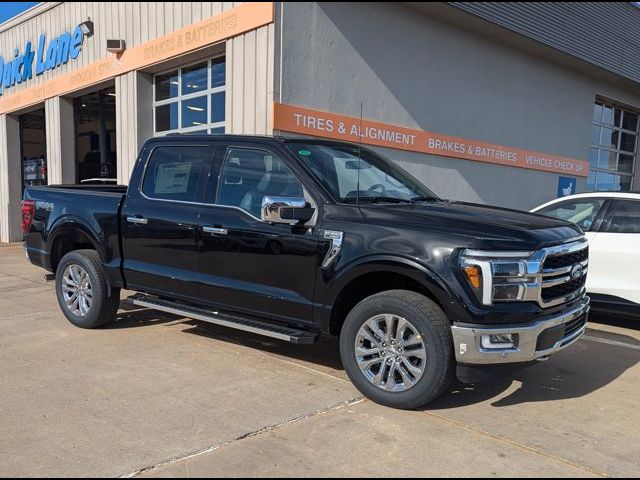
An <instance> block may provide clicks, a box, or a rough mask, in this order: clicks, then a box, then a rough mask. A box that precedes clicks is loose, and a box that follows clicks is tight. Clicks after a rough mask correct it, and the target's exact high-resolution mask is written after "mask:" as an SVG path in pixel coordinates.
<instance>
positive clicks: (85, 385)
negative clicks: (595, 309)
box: [0, 244, 640, 477]
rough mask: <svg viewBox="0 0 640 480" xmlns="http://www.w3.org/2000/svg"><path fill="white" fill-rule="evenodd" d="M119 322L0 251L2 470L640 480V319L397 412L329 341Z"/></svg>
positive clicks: (599, 329) (598, 327)
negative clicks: (345, 366)
mask: <svg viewBox="0 0 640 480" xmlns="http://www.w3.org/2000/svg"><path fill="white" fill-rule="evenodd" d="M118 318H119V320H118V322H117V323H116V324H115V325H114V326H112V327H109V328H104V329H101V330H96V331H86V330H81V329H77V328H75V327H73V326H71V325H70V324H69V323H68V322H67V321H66V319H65V318H64V317H63V315H62V313H60V311H59V309H58V305H57V303H56V299H55V294H54V290H53V286H52V284H51V283H45V282H44V280H43V271H42V270H40V269H37V268H35V267H33V266H31V265H30V264H29V263H28V262H27V260H26V259H25V258H24V255H23V253H22V246H21V245H17V244H13V245H0V372H1V375H0V406H1V408H0V459H2V461H1V462H0V476H3V477H6V476H14V475H16V476H82V477H85V476H110V477H114V476H115V477H118V476H152V477H153V476H155V477H160V476H235V477H244V476H250V477H253V476H265V475H266V476H347V475H348V476H354V475H360V476H522V477H556V476H572V477H576V476H577V477H603V476H616V477H618V476H619V477H637V476H639V475H640V414H639V413H640V412H639V411H638V407H639V406H640V402H639V399H640V365H639V364H638V363H639V361H640V321H639V322H638V323H637V324H634V322H632V321H620V320H613V319H605V320H606V322H607V323H601V322H602V321H603V319H594V320H595V321H593V322H592V323H591V324H590V329H589V331H588V334H587V335H586V337H585V338H584V339H583V340H581V341H580V342H578V343H577V344H576V345H574V346H572V347H571V348H569V349H567V350H566V351H564V352H561V353H560V354H558V355H556V356H555V357H553V358H552V359H551V360H550V361H548V362H546V363H542V364H540V365H536V366H535V367H534V368H531V369H528V370H526V371H524V372H522V373H520V374H519V375H518V376H517V377H516V378H509V379H505V381H503V382H498V383H492V384H484V385H481V386H476V387H473V386H468V387H465V388H460V387H455V388H453V389H452V390H451V391H450V392H449V393H447V394H446V395H444V397H442V398H441V399H439V400H438V401H437V402H436V403H435V404H432V405H430V406H429V408H428V409H426V410H424V411H414V412H403V411H395V410H391V409H387V408H384V407H380V406H378V405H375V404H373V403H372V402H370V401H368V400H364V399H363V398H362V397H361V395H360V394H359V393H358V392H357V391H356V390H355V389H354V388H353V387H352V385H351V384H350V383H349V381H348V380H347V379H346V375H345V373H344V372H343V371H342V369H341V367H340V360H339V355H338V348H337V343H336V342H333V341H329V340H326V341H322V342H321V343H319V344H317V345H315V346H313V347H305V346H294V345H289V344H285V343H281V342H278V341H275V340H265V339H263V338H261V337H256V336H253V335H248V334H247V335H245V334H242V333H239V332H236V331H232V330H226V329H223V328H218V327H214V326H210V325H206V324H202V323H198V322H194V321H191V320H188V319H182V318H178V317H174V316H169V315H165V314H160V313H156V312H153V311H149V310H144V309H137V308H135V309H134V308H132V307H130V306H127V305H123V308H122V309H121V311H120V313H119V316H118Z"/></svg>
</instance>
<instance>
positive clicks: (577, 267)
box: [541, 243, 589, 305]
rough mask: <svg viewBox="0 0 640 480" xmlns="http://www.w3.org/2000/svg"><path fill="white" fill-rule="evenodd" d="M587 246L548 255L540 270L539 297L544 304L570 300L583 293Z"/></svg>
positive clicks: (585, 277)
mask: <svg viewBox="0 0 640 480" xmlns="http://www.w3.org/2000/svg"><path fill="white" fill-rule="evenodd" d="M588 265H589V248H588V246H587V244H586V243H585V244H584V248H582V249H580V250H576V251H572V252H568V253H559V254H554V255H550V256H548V257H547V258H546V259H545V261H544V264H543V270H542V293H541V299H542V302H543V303H544V304H545V305H557V304H560V303H563V302H568V301H571V300H573V299H575V298H577V297H579V296H580V295H581V294H583V293H584V289H585V284H586V281H587V270H588Z"/></svg>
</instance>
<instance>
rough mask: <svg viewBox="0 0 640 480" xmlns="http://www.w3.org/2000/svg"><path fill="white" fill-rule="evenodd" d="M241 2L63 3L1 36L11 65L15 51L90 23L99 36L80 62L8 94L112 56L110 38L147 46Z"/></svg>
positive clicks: (90, 40) (89, 41) (35, 78)
mask: <svg viewBox="0 0 640 480" xmlns="http://www.w3.org/2000/svg"><path fill="white" fill-rule="evenodd" d="M239 3H241V2H206V3H197V2H190V3H187V2H62V3H60V4H59V5H56V6H55V7H53V8H51V9H49V10H46V11H44V12H43V13H42V14H40V15H37V16H35V17H32V18H29V19H28V20H26V21H24V22H21V23H18V24H17V25H15V26H14V27H11V28H9V29H8V30H5V31H2V32H0V55H2V56H3V57H4V60H5V62H6V61H9V60H11V59H12V58H13V51H14V49H16V48H18V49H19V50H20V52H21V53H22V52H24V46H25V43H26V42H27V41H28V40H31V43H32V45H33V48H34V49H36V48H37V46H38V38H39V37H40V34H42V33H46V34H47V45H48V44H49V41H50V40H51V39H52V38H54V37H57V36H58V35H60V34H62V33H64V32H65V31H69V30H71V29H72V28H73V27H75V26H76V25H77V24H78V23H80V22H83V21H84V20H86V19H87V18H91V20H93V22H94V35H93V37H91V38H88V39H85V41H84V45H83V47H82V51H81V52H80V55H79V56H78V58H77V59H76V60H73V61H70V62H69V63H67V64H66V65H61V66H59V67H58V68H56V69H54V70H50V71H47V72H44V73H43V74H42V75H38V76H36V75H35V65H34V75H33V78H32V79H31V80H29V81H27V82H24V83H22V84H20V85H17V84H16V85H15V86H13V87H11V89H10V90H7V94H11V93H15V92H18V91H21V90H25V89H28V88H32V87H34V86H36V85H38V84H40V83H42V82H45V81H47V80H49V79H51V78H53V77H56V76H59V75H62V74H64V73H67V72H69V71H72V70H76V69H78V68H81V67H84V66H86V65H89V64H91V63H94V62H96V61H98V60H101V59H103V58H106V57H107V56H109V55H111V54H110V53H108V52H107V50H106V42H107V38H122V39H125V40H126V43H127V47H128V48H130V47H133V46H136V45H140V44H142V43H146V42H148V41H149V40H152V39H154V38H157V37H159V36H161V35H164V34H167V33H170V32H173V31H175V30H178V29H179V28H182V27H184V26H187V25H190V24H192V23H195V22H198V21H200V20H203V19H205V18H207V17H210V16H212V15H215V14H218V13H221V12H223V11H226V10H229V9H231V8H233V7H234V6H236V5H238V4H239Z"/></svg>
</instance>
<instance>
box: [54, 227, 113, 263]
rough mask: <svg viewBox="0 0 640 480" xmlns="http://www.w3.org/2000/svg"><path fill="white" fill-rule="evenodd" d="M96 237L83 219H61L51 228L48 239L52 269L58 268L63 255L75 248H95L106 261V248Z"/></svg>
mask: <svg viewBox="0 0 640 480" xmlns="http://www.w3.org/2000/svg"><path fill="white" fill-rule="evenodd" d="M96 239H97V234H96V233H95V232H94V231H93V229H92V228H91V227H90V226H88V225H87V224H85V222H83V221H82V220H81V219H79V218H75V217H66V218H63V219H61V220H60V221H59V222H58V223H56V225H55V226H54V228H53V229H52V230H51V235H50V236H49V241H48V251H49V252H50V263H51V269H52V271H53V272H55V271H56V270H57V268H58V264H59V263H60V260H62V257H64V256H65V255H66V254H67V253H69V252H72V251H74V250H83V249H89V250H95V251H97V252H98V255H99V256H100V259H101V260H102V261H104V258H105V252H104V249H103V247H102V245H100V243H99V242H98V241H97V240H96Z"/></svg>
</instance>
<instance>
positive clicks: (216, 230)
mask: <svg viewBox="0 0 640 480" xmlns="http://www.w3.org/2000/svg"><path fill="white" fill-rule="evenodd" d="M202 231H203V232H204V233H210V234H212V235H226V234H227V233H229V232H228V230H227V229H226V228H219V227H202Z"/></svg>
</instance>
